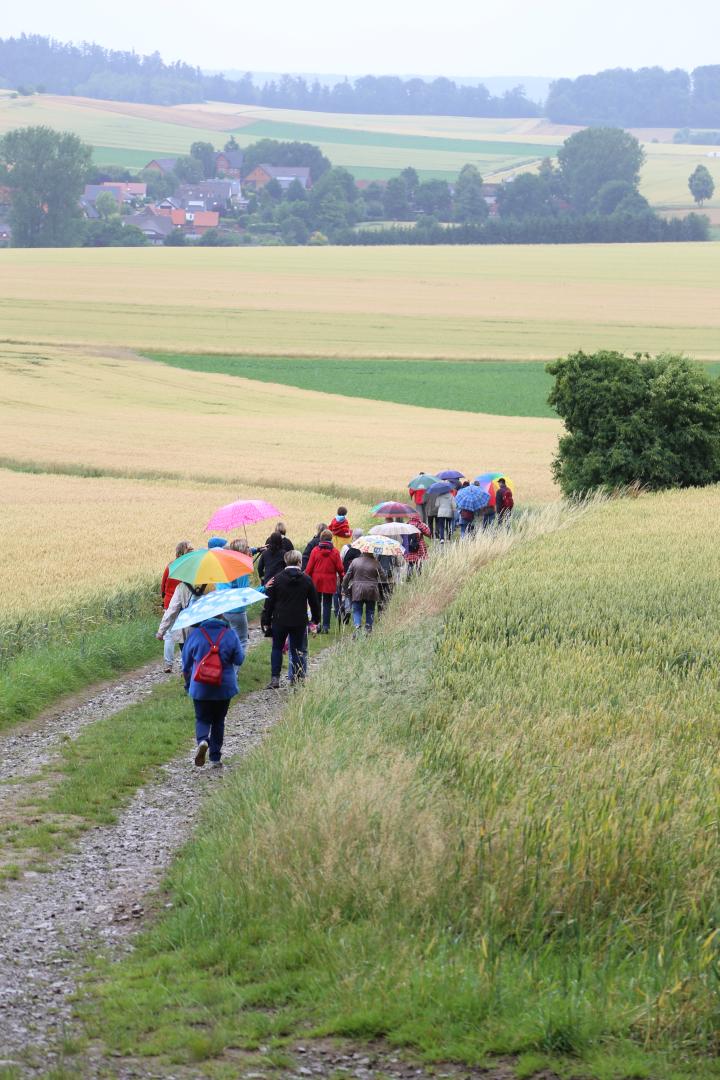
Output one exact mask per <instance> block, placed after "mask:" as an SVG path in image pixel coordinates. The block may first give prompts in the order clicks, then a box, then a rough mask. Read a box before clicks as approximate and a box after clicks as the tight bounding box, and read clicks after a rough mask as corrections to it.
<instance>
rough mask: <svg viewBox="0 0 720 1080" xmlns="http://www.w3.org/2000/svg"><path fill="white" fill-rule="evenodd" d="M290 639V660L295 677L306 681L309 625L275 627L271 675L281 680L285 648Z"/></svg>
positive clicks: (271, 654)
mask: <svg viewBox="0 0 720 1080" xmlns="http://www.w3.org/2000/svg"><path fill="white" fill-rule="evenodd" d="M288 638H290V659H291V661H292V671H293V676H294V678H296V679H298V678H299V679H304V678H305V675H306V673H307V624H303V625H302V626H273V628H272V651H271V653H270V674H271V675H272V677H273V679H279V678H280V673H281V671H282V659H283V648H284V646H285V642H286V641H287V639H288Z"/></svg>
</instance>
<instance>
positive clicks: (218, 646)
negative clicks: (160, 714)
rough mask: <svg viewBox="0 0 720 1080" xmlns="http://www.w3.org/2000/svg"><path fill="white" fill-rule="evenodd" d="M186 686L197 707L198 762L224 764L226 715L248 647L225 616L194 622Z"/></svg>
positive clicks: (185, 662) (187, 648)
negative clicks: (208, 759)
mask: <svg viewBox="0 0 720 1080" xmlns="http://www.w3.org/2000/svg"><path fill="white" fill-rule="evenodd" d="M182 659H183V675H184V676H185V690H186V691H187V693H188V694H189V695H190V697H191V698H192V702H193V706H194V707H195V739H196V742H197V749H196V751H195V758H194V761H195V764H196V765H198V766H202V765H204V764H205V761H206V759H207V756H208V752H209V754H210V764H211V765H212V766H213V767H214V768H217V769H219V768H221V767H222V748H223V741H224V739H225V717H226V716H227V712H228V709H229V707H230V702H231V700H232V698H234V697H235V695H236V694H237V692H238V681H237V674H236V671H237V669H238V668H239V667H240V666H241V665H242V662H243V660H244V659H245V649H244V648H243V646H242V645H241V644H240V639H239V638H238V636H237V634H236V633H235V631H234V630H233V629H232V627H231V626H228V624H227V623H226V622H225V620H224V619H205V621H204V622H201V623H200V625H199V626H193V628H192V629H191V631H190V633H189V635H188V639H187V641H186V642H185V645H184V647H183V652H182Z"/></svg>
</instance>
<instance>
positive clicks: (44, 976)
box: [0, 660, 317, 1076]
mask: <svg viewBox="0 0 720 1080" xmlns="http://www.w3.org/2000/svg"><path fill="white" fill-rule="evenodd" d="M316 663H317V660H316V661H315V664H316ZM157 668H158V665H153V667H152V668H143V669H141V670H140V671H139V672H136V673H135V674H132V675H128V676H126V677H125V678H124V679H123V680H122V681H121V682H118V683H117V684H115V685H114V686H107V687H104V688H103V689H102V691H101V692H99V693H98V694H93V695H92V696H91V697H89V698H88V699H87V700H85V701H84V702H82V703H81V704H79V705H78V704H72V705H71V706H70V708H69V709H68V711H67V712H60V711H58V712H55V713H53V714H48V715H47V718H46V721H45V723H44V724H43V723H42V721H41V720H38V721H33V722H32V723H31V724H29V725H26V726H24V727H23V728H22V729H20V730H18V729H15V730H14V731H13V732H12V733H11V734H9V735H6V736H5V737H4V738H2V739H0V755H1V756H2V759H3V761H4V766H3V768H4V769H5V772H4V775H5V777H7V776H8V775H9V776H10V777H16V776H17V775H18V773H20V774H21V775H24V776H29V775H31V773H35V772H37V770H38V767H39V766H40V765H42V764H47V763H50V762H51V761H52V756H53V753H54V752H56V751H57V749H58V747H59V745H60V743H61V741H62V740H63V739H64V738H65V737H67V735H68V734H70V735H74V734H76V733H77V732H78V731H79V730H81V728H82V727H83V726H84V725H86V724H89V723H92V722H94V721H95V720H99V719H101V718H103V717H105V716H108V715H112V713H115V712H118V711H119V710H120V709H122V708H124V707H125V706H127V705H129V704H131V703H132V702H135V701H138V700H140V699H142V698H143V697H145V696H146V695H147V694H149V693H150V691H151V690H152V688H153V686H154V685H155V684H156V683H157V682H159V681H161V680H163V679H167V678H168V676H167V675H165V674H164V673H163V672H162V670H160V671H158V670H157ZM287 694H288V691H280V692H268V691H264V690H260V691H256V692H255V693H252V694H249V695H248V696H246V697H244V698H243V699H242V700H240V701H239V702H238V703H237V704H236V705H235V707H234V708H232V709H231V711H230V713H229V716H228V722H227V728H226V735H225V747H224V754H223V756H224V759H225V761H226V762H229V767H228V768H226V770H225V773H227V771H229V769H231V768H232V759H233V758H237V757H238V756H240V755H242V754H245V753H247V752H248V751H249V750H251V749H252V747H253V746H255V745H257V743H258V742H259V741H260V740H261V739H262V738H263V736H264V735H265V734H266V732H267V731H268V729H269V728H270V726H271V725H272V724H273V723H274V722H275V720H277V718H278V716H279V715H280V713H281V711H282V707H283V704H284V703H285V701H286V700H287ZM192 744H193V739H192V728H191V724H190V721H188V751H187V754H185V755H183V757H182V758H178V759H176V760H174V761H172V762H170V763H169V764H168V765H166V766H164V768H163V769H162V771H161V776H160V778H159V779H158V780H157V781H156V782H154V783H152V784H150V785H148V786H147V787H145V788H142V789H140V790H139V791H138V792H137V793H136V794H135V796H134V797H133V799H132V802H131V803H130V804H129V805H128V807H127V808H126V810H125V811H124V812H123V813H122V815H121V817H120V818H119V820H118V821H117V822H116V823H115V824H114V825H110V826H104V827H100V828H95V829H92V830H90V831H89V832H87V833H85V834H84V835H83V836H82V838H81V839H80V841H79V842H78V845H77V848H76V849H75V851H74V852H73V853H72V854H70V855H67V856H65V857H63V858H62V859H59V860H58V861H57V863H56V864H55V865H54V866H53V868H52V869H51V871H50V872H47V873H36V872H32V871H29V872H26V873H25V874H24V875H23V876H22V878H20V879H19V880H17V881H11V882H8V883H7V885H6V887H5V888H4V889H3V890H2V891H1V892H0V926H2V928H3V947H2V949H0V1071H1V1070H2V1069H3V1068H9V1067H10V1066H11V1065H15V1066H16V1067H17V1068H18V1069H21V1071H22V1075H27V1076H34V1075H44V1073H45V1072H46V1071H47V1069H48V1066H49V1064H51V1063H56V1062H57V1061H58V1054H59V1050H58V1046H59V1044H60V1043H61V1041H62V1038H63V1036H64V1034H65V1032H66V1031H69V1030H70V1028H71V1026H72V1025H71V1013H72V1007H71V1003H70V995H72V994H73V993H74V991H75V988H76V983H77V978H78V976H81V975H82V970H78V962H77V957H78V956H82V954H83V953H84V952H86V951H97V950H98V949H107V948H110V950H113V949H124V948H127V947H128V945H129V944H130V938H131V935H132V933H133V932H134V930H135V929H136V927H137V926H138V925H139V924H140V923H141V922H142V918H143V915H144V905H145V904H146V902H147V897H148V894H150V893H152V892H153V890H154V889H156V888H157V886H158V884H159V882H160V881H161V880H162V877H163V875H164V874H165V872H166V870H167V869H168V867H169V865H170V862H171V859H172V856H173V854H174V853H175V852H176V851H177V849H178V848H179V847H180V846H181V845H182V844H183V843H184V841H185V840H186V839H187V837H188V836H189V834H190V832H191V830H192V828H193V826H194V825H195V822H196V819H197V814H198V810H199V809H200V806H201V805H202V802H203V799H204V798H205V797H206V796H207V794H208V793H209V792H210V791H212V790H213V789H214V787H215V785H217V784H218V783H222V782H223V775H224V774H223V772H221V771H217V772H216V771H215V770H211V769H209V768H204V769H197V768H195V767H194V766H193V765H192ZM11 749H12V751H13V754H14V756H12V760H11V762H10V763H8V761H7V758H8V755H9V751H10V750H11ZM8 764H9V768H8V767H7V766H8ZM0 790H2V789H0ZM16 792H17V788H15V787H14V786H12V787H10V786H9V787H6V788H5V790H4V794H5V796H6V797H7V796H8V795H13V794H15V793H16Z"/></svg>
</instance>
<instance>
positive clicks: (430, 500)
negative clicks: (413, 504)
mask: <svg viewBox="0 0 720 1080" xmlns="http://www.w3.org/2000/svg"><path fill="white" fill-rule="evenodd" d="M437 506H438V496H437V495H434V494H433V495H431V494H429V492H427V491H426V492H425V502H424V504H423V509H424V512H425V520H426V522H427V524H428V528H429V529H430V535H431V536H432V537H435V536H437V535H438V514H437Z"/></svg>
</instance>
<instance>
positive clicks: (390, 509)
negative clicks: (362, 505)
mask: <svg viewBox="0 0 720 1080" xmlns="http://www.w3.org/2000/svg"><path fill="white" fill-rule="evenodd" d="M416 513H417V508H416V507H412V506H407V505H406V504H405V503H401V502H393V501H390V502H381V503H378V504H377V506H373V508H372V514H373V517H412V516H413V514H416Z"/></svg>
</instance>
